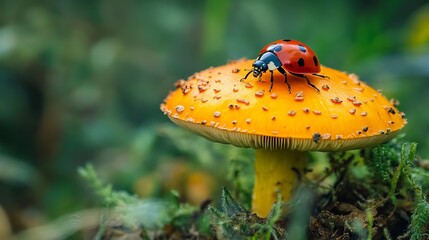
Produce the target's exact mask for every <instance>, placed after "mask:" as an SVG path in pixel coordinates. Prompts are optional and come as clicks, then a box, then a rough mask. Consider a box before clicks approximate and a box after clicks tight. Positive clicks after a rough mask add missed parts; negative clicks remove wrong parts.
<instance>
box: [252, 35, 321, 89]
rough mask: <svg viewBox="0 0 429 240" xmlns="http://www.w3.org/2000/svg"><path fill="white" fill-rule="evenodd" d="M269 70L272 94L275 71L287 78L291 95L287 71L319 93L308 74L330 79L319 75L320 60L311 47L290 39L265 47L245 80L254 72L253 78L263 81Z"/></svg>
mask: <svg viewBox="0 0 429 240" xmlns="http://www.w3.org/2000/svg"><path fill="white" fill-rule="evenodd" d="M267 70H269V71H270V73H271V80H270V82H271V85H270V92H271V89H272V88H273V82H274V79H273V71H274V70H278V71H279V72H280V73H281V74H283V76H284V77H285V83H286V84H287V86H288V90H289V93H290V92H291V91H290V89H291V87H290V84H289V82H288V81H287V73H286V71H288V72H289V73H290V74H292V75H294V76H297V77H301V78H305V79H306V80H307V83H308V85H310V86H311V87H313V88H314V89H316V90H317V91H318V92H320V90H319V89H318V88H317V87H316V86H314V85H313V84H312V83H311V82H310V80H309V79H308V78H307V76H306V74H312V75H314V76H317V77H321V78H329V77H328V76H324V75H321V74H318V73H319V72H320V64H319V59H318V58H317V56H316V54H315V53H314V51H313V50H312V49H311V48H310V47H309V46H307V45H305V44H304V43H302V42H299V41H296V40H289V39H284V40H278V41H275V42H272V43H270V44H268V45H266V46H265V47H263V48H262V50H261V51H260V52H259V56H258V58H256V60H255V62H253V65H252V69H251V70H250V71H249V72H248V73H247V74H246V76H245V77H244V79H247V77H248V76H249V75H250V73H252V72H253V76H254V77H259V81H261V76H262V73H265V72H266V71H267Z"/></svg>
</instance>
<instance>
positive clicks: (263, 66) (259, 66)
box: [252, 60, 268, 77]
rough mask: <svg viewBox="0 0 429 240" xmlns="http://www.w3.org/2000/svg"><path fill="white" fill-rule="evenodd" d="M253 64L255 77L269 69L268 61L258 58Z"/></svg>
mask: <svg viewBox="0 0 429 240" xmlns="http://www.w3.org/2000/svg"><path fill="white" fill-rule="evenodd" d="M252 66H253V76H254V77H258V76H260V75H261V74H262V73H263V72H266V71H267V70H268V65H267V63H266V62H264V61H262V60H256V61H255V62H254V63H253V65H252Z"/></svg>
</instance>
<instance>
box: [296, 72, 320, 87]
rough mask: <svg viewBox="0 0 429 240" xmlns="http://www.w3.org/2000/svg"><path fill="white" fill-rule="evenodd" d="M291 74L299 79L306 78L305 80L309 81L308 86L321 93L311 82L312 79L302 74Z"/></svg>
mask: <svg viewBox="0 0 429 240" xmlns="http://www.w3.org/2000/svg"><path fill="white" fill-rule="evenodd" d="M291 74H292V75H295V76H297V77H302V78H305V80H307V84H308V85H310V86H311V87H312V88H314V89H316V90H317V92H320V90H319V89H318V88H317V87H316V86H314V85H313V84H312V83H311V82H310V79H308V77H307V76H306V75H305V74H302V73H301V74H299V73H291Z"/></svg>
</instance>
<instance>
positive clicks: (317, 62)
mask: <svg viewBox="0 0 429 240" xmlns="http://www.w3.org/2000/svg"><path fill="white" fill-rule="evenodd" d="M313 61H314V65H315V66H316V67H317V65H319V60H317V57H316V56H314V57H313Z"/></svg>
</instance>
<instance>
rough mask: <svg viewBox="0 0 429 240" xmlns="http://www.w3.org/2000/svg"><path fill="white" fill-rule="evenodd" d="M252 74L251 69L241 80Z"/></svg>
mask: <svg viewBox="0 0 429 240" xmlns="http://www.w3.org/2000/svg"><path fill="white" fill-rule="evenodd" d="M252 72H253V68H252V69H250V71H249V72H248V73H247V74H246V76H245V77H244V78H242V79H247V77H248V76H249V75H250V73H252Z"/></svg>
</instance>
